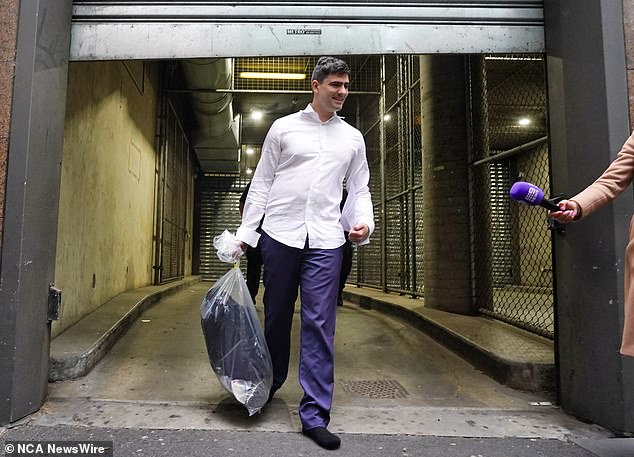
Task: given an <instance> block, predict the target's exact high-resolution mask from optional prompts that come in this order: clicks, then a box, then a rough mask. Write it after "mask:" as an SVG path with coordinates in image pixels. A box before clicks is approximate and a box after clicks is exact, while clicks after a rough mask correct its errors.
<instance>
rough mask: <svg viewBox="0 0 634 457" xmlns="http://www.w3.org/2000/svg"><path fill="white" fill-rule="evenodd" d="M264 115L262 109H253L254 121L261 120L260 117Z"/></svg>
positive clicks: (252, 116) (252, 117)
mask: <svg viewBox="0 0 634 457" xmlns="http://www.w3.org/2000/svg"><path fill="white" fill-rule="evenodd" d="M262 117H264V113H263V112H262V111H258V110H255V111H251V119H253V120H254V121H259V120H260V119H262Z"/></svg>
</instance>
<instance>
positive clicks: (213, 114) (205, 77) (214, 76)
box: [181, 59, 240, 173]
mask: <svg viewBox="0 0 634 457" xmlns="http://www.w3.org/2000/svg"><path fill="white" fill-rule="evenodd" d="M232 66H233V62H232V59H188V60H182V61H181V67H182V69H183V73H184V75H185V84H186V85H187V89H188V90H190V91H191V100H192V108H193V110H194V113H195V117H196V121H197V124H198V128H197V131H196V132H195V134H194V137H193V143H194V145H193V147H194V151H195V152H196V156H197V157H198V161H199V162H200V166H201V167H202V169H203V171H206V172H214V171H216V172H218V171H220V172H235V173H237V172H239V170H240V138H239V136H240V135H239V131H240V129H239V124H240V122H239V121H240V118H239V116H235V117H234V116H233V106H232V98H233V97H232V95H231V93H229V92H218V91H217V90H218V89H231V87H232V78H233V75H232Z"/></svg>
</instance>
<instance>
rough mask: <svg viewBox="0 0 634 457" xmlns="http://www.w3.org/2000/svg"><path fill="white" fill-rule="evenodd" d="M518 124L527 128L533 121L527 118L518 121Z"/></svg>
mask: <svg viewBox="0 0 634 457" xmlns="http://www.w3.org/2000/svg"><path fill="white" fill-rule="evenodd" d="M517 123H518V124H519V125H521V126H527V125H528V124H530V123H531V120H530V119H529V118H527V117H523V118H521V119H520V120H519V121H517Z"/></svg>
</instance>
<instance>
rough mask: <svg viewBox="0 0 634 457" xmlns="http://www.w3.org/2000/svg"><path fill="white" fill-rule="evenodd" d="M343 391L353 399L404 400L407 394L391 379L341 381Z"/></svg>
mask: <svg viewBox="0 0 634 457" xmlns="http://www.w3.org/2000/svg"><path fill="white" fill-rule="evenodd" d="M340 382H341V386H342V387H343V390H344V391H345V392H346V393H347V394H348V395H352V396H355V397H365V398H405V397H407V396H408V395H409V394H408V393H407V391H406V390H405V388H404V387H403V386H402V385H400V384H399V382H398V381H395V380H393V379H377V380H369V381H346V380H341V381H340Z"/></svg>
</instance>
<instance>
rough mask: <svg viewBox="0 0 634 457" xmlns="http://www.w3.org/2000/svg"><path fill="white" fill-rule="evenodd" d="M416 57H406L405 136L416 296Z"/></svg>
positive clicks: (414, 291)
mask: <svg viewBox="0 0 634 457" xmlns="http://www.w3.org/2000/svg"><path fill="white" fill-rule="evenodd" d="M415 58H417V57H416V56H408V58H407V79H406V81H407V117H408V119H407V129H408V132H407V137H408V148H409V187H410V194H409V195H410V197H409V198H410V202H409V203H410V204H409V223H410V226H409V229H410V249H411V251H410V252H411V255H410V259H411V278H412V279H411V290H412V292H413V293H414V294H413V296H414V297H415V296H416V293H417V292H418V291H417V290H416V287H417V281H416V191H415V190H414V185H415V184H416V172H415V165H416V160H415V157H414V128H413V122H414V119H415V113H414V103H413V100H414V97H413V96H412V92H413V90H414V89H412V84H413V83H414V81H413V79H414V78H413V71H412V67H413V65H412V61H413V59H415Z"/></svg>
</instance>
